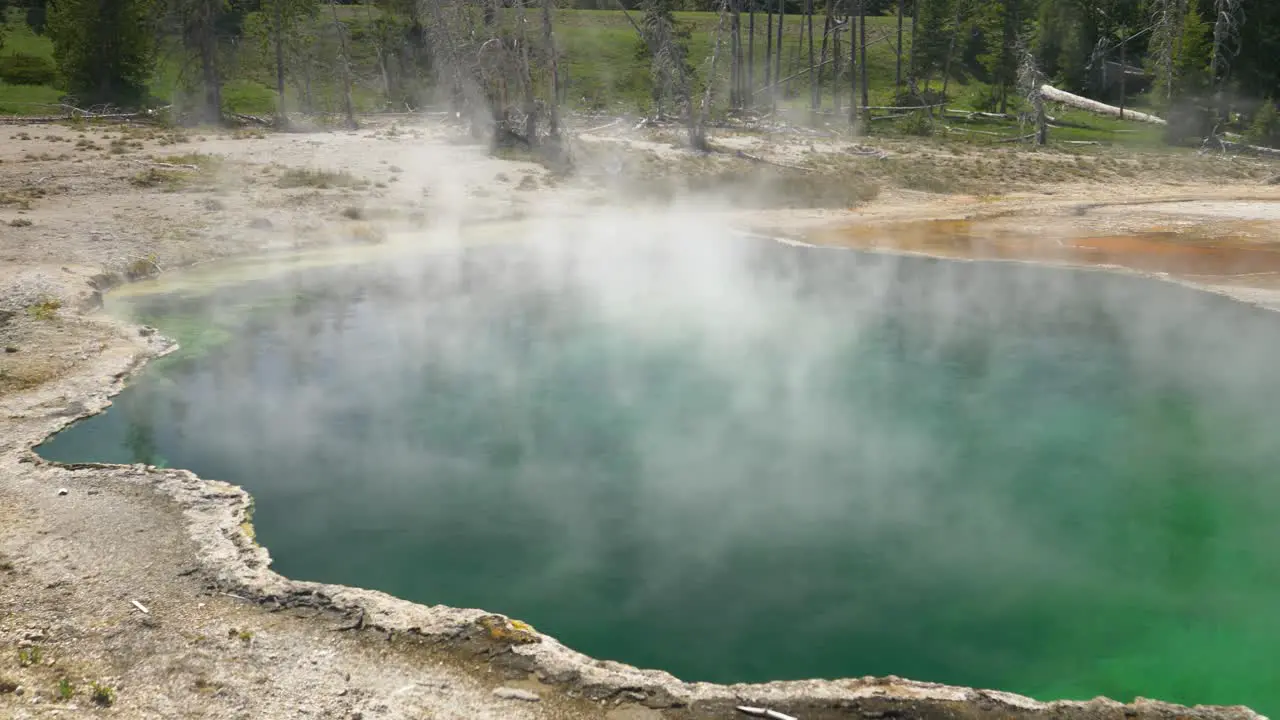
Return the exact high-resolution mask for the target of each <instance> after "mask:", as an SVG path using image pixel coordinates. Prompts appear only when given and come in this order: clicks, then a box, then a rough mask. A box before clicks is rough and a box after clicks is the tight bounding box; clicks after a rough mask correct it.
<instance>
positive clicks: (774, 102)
mask: <svg viewBox="0 0 1280 720" xmlns="http://www.w3.org/2000/svg"><path fill="white" fill-rule="evenodd" d="M786 16H787V0H778V42H777V47H776V51H777V53H778V57H777V62H776V63H775V65H774V68H773V84H774V86H775V91H774V92H772V93H771V94H770V108H771V109H773V110H774V111H776V110H777V109H778V94H777V92H776V86H777V85H778V84H779V83H781V82H782V20H783V18H785V17H786Z"/></svg>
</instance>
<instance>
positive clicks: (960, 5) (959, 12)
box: [929, 0, 964, 117]
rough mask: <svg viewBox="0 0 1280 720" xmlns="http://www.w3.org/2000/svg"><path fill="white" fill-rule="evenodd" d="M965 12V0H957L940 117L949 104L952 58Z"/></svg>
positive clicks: (930, 112) (943, 70) (945, 65)
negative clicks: (948, 93)
mask: <svg viewBox="0 0 1280 720" xmlns="http://www.w3.org/2000/svg"><path fill="white" fill-rule="evenodd" d="M963 14H964V0H956V19H955V23H954V24H953V25H952V26H951V40H950V41H949V42H948V43H947V58H946V60H944V61H943V63H942V107H941V108H939V109H938V110H939V113H938V115H939V117H941V116H942V115H943V114H944V113H945V112H946V109H947V108H946V105H947V88H948V87H950V85H951V58H952V57H953V56H954V55H955V52H956V39H957V38H959V37H960V20H961V19H962V17H963ZM929 114H930V115H932V114H933V110H932V109H930V110H929Z"/></svg>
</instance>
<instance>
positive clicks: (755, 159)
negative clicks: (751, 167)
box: [734, 150, 809, 173]
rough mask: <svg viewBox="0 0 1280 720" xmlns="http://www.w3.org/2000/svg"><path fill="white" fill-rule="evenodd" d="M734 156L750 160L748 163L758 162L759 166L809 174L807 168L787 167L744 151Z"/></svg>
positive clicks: (784, 164)
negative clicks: (769, 166) (770, 166)
mask: <svg viewBox="0 0 1280 720" xmlns="http://www.w3.org/2000/svg"><path fill="white" fill-rule="evenodd" d="M734 154H735V155H737V156H738V157H740V158H742V159H744V160H750V161H752V162H758V163H761V164H763V165H772V166H774V167H780V168H786V169H787V170H798V171H800V172H804V173H807V172H809V168H806V167H800V166H799V165H788V164H786V163H780V162H775V161H773V160H766V159H765V158H762V157H760V156H759V155H752V154H751V153H749V152H745V151H742V150H739V151H737V152H736V153H734Z"/></svg>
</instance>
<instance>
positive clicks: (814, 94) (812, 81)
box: [804, 0, 822, 112]
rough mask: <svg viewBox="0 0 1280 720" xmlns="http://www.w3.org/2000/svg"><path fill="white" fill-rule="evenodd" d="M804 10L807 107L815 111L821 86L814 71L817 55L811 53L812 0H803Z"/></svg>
mask: <svg viewBox="0 0 1280 720" xmlns="http://www.w3.org/2000/svg"><path fill="white" fill-rule="evenodd" d="M804 12H805V15H807V16H808V17H806V18H805V22H807V23H808V26H809V109H810V110H811V111H813V112H817V110H818V108H819V106H820V105H821V103H822V96H821V94H820V93H821V92H822V86H821V84H820V83H819V82H818V79H817V77H816V76H815V73H814V71H815V70H816V69H817V65H818V63H817V57H816V56H815V55H814V54H813V0H805V4H804Z"/></svg>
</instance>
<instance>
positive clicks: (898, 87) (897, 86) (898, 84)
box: [893, 0, 906, 95]
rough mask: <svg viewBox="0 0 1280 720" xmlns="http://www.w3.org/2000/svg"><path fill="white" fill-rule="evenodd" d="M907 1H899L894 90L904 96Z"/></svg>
mask: <svg viewBox="0 0 1280 720" xmlns="http://www.w3.org/2000/svg"><path fill="white" fill-rule="evenodd" d="M905 3H906V0H898V48H897V53H896V54H897V59H896V63H897V65H896V66H895V68H894V74H893V89H894V92H895V93H896V94H899V95H900V94H902V13H903V11H904V10H905V9H906V8H905Z"/></svg>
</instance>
